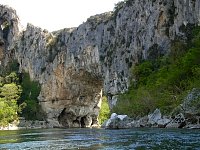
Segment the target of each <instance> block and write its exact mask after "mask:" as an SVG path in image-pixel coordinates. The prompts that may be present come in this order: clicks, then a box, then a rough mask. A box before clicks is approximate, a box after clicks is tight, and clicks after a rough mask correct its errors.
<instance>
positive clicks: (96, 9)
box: [0, 0, 120, 31]
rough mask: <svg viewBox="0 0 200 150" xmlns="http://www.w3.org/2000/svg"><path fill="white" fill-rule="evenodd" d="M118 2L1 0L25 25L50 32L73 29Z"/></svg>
mask: <svg viewBox="0 0 200 150" xmlns="http://www.w3.org/2000/svg"><path fill="white" fill-rule="evenodd" d="M118 1H120V0H1V2H0V3H1V4H6V5H9V6H11V7H13V8H14V9H16V11H17V14H18V16H19V18H20V20H21V22H22V24H23V25H25V24H26V23H27V22H30V23H32V24H34V25H36V26H40V27H42V28H45V29H48V30H50V31H53V30H58V29H61V28H65V27H74V26H78V25H79V24H81V23H82V22H83V21H86V19H87V18H88V17H90V16H91V15H95V14H99V13H103V12H106V11H111V10H113V8H114V4H115V3H117V2H118Z"/></svg>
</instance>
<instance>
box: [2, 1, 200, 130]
mask: <svg viewBox="0 0 200 150" xmlns="http://www.w3.org/2000/svg"><path fill="white" fill-rule="evenodd" d="M5 12H7V13H8V14H9V15H7V16H5V15H4V13H5ZM63 19H64V18H63ZM2 20H6V21H7V23H8V25H9V32H8V33H9V34H8V37H7V38H5V30H4V27H2V24H3V22H5V21H2ZM199 23H200V0H142V1H141V0H140V1H139V0H127V1H125V2H120V3H118V4H117V5H116V7H115V10H114V11H113V12H107V13H103V14H99V15H95V16H92V17H90V18H88V19H87V21H86V22H85V23H83V24H81V25H80V26H78V27H76V28H69V29H62V30H59V31H55V32H52V33H50V32H48V31H47V30H43V29H41V28H39V27H35V26H33V25H31V24H28V25H27V28H26V29H25V30H24V31H21V32H19V28H18V18H17V15H16V13H15V11H14V10H13V9H11V8H8V7H5V6H2V5H0V24H1V30H0V39H1V41H3V42H0V44H1V43H8V44H7V46H4V45H3V48H2V44H1V45H0V60H1V62H6V61H8V59H7V57H8V58H10V59H17V61H18V63H19V66H20V70H19V71H20V72H28V73H29V74H30V76H31V79H33V80H36V81H39V82H40V84H41V87H42V88H41V92H40V96H39V97H38V98H39V101H40V104H41V105H42V107H43V109H44V111H45V112H46V113H47V120H48V121H49V122H51V123H52V124H53V126H64V127H86V126H91V125H95V124H97V116H98V113H99V109H100V104H101V97H102V90H103V92H104V94H105V95H107V97H108V100H109V103H110V108H112V107H113V106H114V105H115V104H116V101H117V95H118V94H120V93H123V92H125V91H126V90H127V89H128V87H129V84H130V79H129V77H130V68H131V67H132V66H134V65H135V64H137V63H139V62H140V61H141V60H143V59H154V58H156V57H157V56H159V55H165V54H167V53H168V52H169V49H170V45H171V42H172V41H173V40H175V39H177V38H179V39H181V40H184V38H185V37H186V35H185V34H186V32H185V29H186V28H190V27H193V26H194V25H199ZM16 37H17V38H16ZM14 41H15V42H14ZM11 50H12V51H13V52H12V55H11V54H10V51H11ZM4 64H5V63H4ZM1 66H2V65H1Z"/></svg>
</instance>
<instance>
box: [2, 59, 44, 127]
mask: <svg viewBox="0 0 200 150" xmlns="http://www.w3.org/2000/svg"><path fill="white" fill-rule="evenodd" d="M18 67H19V65H18V63H17V61H16V60H13V61H12V62H11V63H10V64H9V65H8V66H7V67H6V68H4V70H1V76H0V126H6V125H8V123H11V122H13V121H14V120H17V119H18V117H19V116H22V117H25V118H26V119H27V120H44V118H45V114H44V112H43V111H42V109H41V107H40V105H39V101H38V99H37V97H38V96H39V93H40V90H41V87H40V84H39V83H38V82H35V81H31V79H30V76H29V74H28V73H20V74H19V73H18V74H17V73H16V72H17V71H18V69H19V68H18Z"/></svg>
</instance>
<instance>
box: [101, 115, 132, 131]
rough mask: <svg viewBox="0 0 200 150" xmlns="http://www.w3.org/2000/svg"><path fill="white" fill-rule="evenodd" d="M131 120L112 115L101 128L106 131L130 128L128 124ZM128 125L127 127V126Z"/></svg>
mask: <svg viewBox="0 0 200 150" xmlns="http://www.w3.org/2000/svg"><path fill="white" fill-rule="evenodd" d="M131 121H132V120H131V119H130V118H129V117H128V116H127V115H117V114H116V113H113V114H112V115H111V117H110V119H108V120H107V121H106V122H104V123H103V125H102V126H101V127H102V128H106V129H125V128H130V124H129V123H130V122H131ZM128 124H129V125H128Z"/></svg>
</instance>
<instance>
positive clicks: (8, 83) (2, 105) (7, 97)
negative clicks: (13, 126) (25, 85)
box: [0, 72, 22, 126]
mask: <svg viewBox="0 0 200 150" xmlns="http://www.w3.org/2000/svg"><path fill="white" fill-rule="evenodd" d="M17 82H18V78H17V75H16V74H15V73H14V72H12V73H11V74H10V75H8V76H6V77H5V78H3V77H0V126H6V125H8V123H10V122H12V121H14V120H17V119H18V113H20V111H21V106H18V105H17V100H18V99H19V98H20V94H21V91H22V90H21V86H20V85H18V84H17Z"/></svg>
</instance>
